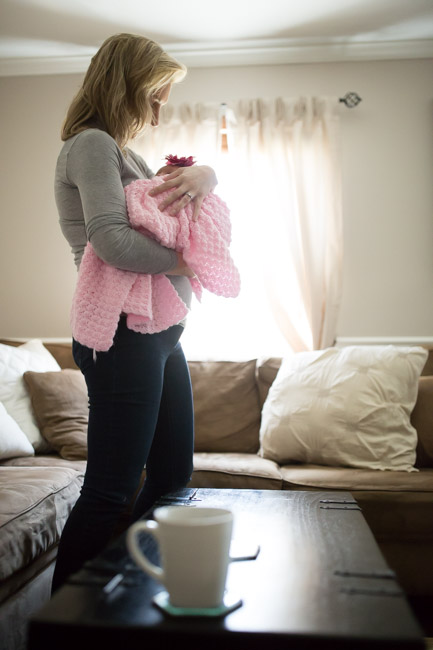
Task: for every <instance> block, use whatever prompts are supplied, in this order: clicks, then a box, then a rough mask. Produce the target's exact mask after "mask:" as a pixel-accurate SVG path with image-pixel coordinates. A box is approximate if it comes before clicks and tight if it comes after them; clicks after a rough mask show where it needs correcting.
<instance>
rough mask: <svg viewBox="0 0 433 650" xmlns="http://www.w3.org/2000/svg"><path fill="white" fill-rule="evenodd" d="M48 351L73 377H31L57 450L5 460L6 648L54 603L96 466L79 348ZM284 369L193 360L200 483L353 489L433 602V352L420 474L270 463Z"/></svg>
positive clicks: (409, 578)
mask: <svg viewBox="0 0 433 650" xmlns="http://www.w3.org/2000/svg"><path fill="white" fill-rule="evenodd" d="M0 343H2V344H10V345H18V344H17V343H13V342H11V341H5V340H3V341H0ZM46 348H47V349H48V350H49V351H50V352H51V354H52V355H53V356H54V357H55V359H56V360H57V361H58V363H59V365H60V367H61V368H62V369H63V370H62V371H60V373H56V372H48V373H39V374H36V373H32V372H30V373H26V376H24V380H25V382H26V386H27V389H28V391H29V394H30V396H31V399H32V405H33V408H34V412H35V416H36V420H37V423H38V426H39V428H40V431H41V432H42V433H43V434H44V436H46V437H47V439H48V440H49V441H50V445H51V448H48V449H47V450H46V451H45V452H44V453H38V454H36V455H34V456H25V457H19V456H18V457H13V458H8V459H5V460H2V461H0V495H1V501H0V503H1V507H0V556H1V566H0V577H1V586H0V648H1V649H2V650H3V649H4V650H6V649H7V650H16V649H18V648H24V647H25V620H26V618H27V617H28V616H29V615H30V614H31V613H32V612H33V611H35V609H37V608H39V607H40V605H41V604H42V603H43V602H44V601H45V600H47V599H48V598H49V594H50V583H51V575H52V571H53V567H54V562H55V557H56V550H57V544H58V541H59V537H60V534H61V531H62V528H63V525H64V523H65V520H66V518H67V516H68V514H69V512H70V510H71V508H72V506H73V504H74V502H75V500H76V499H77V497H78V494H79V490H80V486H81V483H82V480H83V475H84V470H85V463H86V461H85V453H86V450H85V428H86V417H85V413H86V408H87V400H86V393H85V385H84V381H83V380H82V377H81V374H80V373H79V371H78V370H76V366H75V364H74V361H73V359H72V354H71V346H70V345H67V344H46ZM280 363H281V360H280V359H276V358H271V359H262V360H257V359H255V360H250V361H245V362H244V361H242V362H241V361H233V362H228V361H227V362H225V361H206V362H198V361H192V362H190V364H189V365H190V371H191V377H192V382H193V391H194V401H195V422H196V441H195V457H194V474H193V477H192V480H191V483H190V485H191V487H218V488H247V489H275V490H337V491H338V490H341V491H350V492H351V493H352V494H353V496H354V497H355V498H356V500H357V501H358V504H359V505H360V507H361V508H362V511H363V514H364V516H365V518H366V520H367V522H368V523H369V525H370V527H371V529H372V531H373V533H374V535H375V537H376V539H377V541H378V543H379V545H380V547H381V549H382V551H383V553H384V555H385V557H386V559H387V561H388V563H389V565H390V566H391V567H392V568H393V569H394V570H395V571H396V573H397V577H398V579H399V581H400V583H401V584H402V586H403V587H404V588H405V589H406V591H407V592H408V593H409V594H410V595H412V596H418V597H421V596H422V597H432V598H433V350H432V351H430V354H429V357H428V360H427V363H426V364H425V367H424V369H423V372H422V376H421V377H420V379H419V386H418V397H417V401H416V405H415V408H414V409H413V412H412V414H411V421H412V424H413V426H414V427H415V429H416V430H417V433H418V443H417V461H416V466H417V468H418V469H419V471H417V472H405V471H377V470H370V469H359V468H351V467H331V466H325V465H311V464H302V463H299V462H298V463H290V464H283V465H280V464H279V463H277V462H276V461H275V460H270V459H269V458H263V457H262V456H260V455H259V454H258V451H259V447H260V440H259V431H260V423H261V414H262V407H263V404H264V402H265V399H266V396H267V394H268V391H269V388H270V386H271V385H272V383H273V382H274V380H275V377H276V375H277V372H278V369H279V366H280ZM65 369H68V370H66V371H65ZM71 371H72V372H71Z"/></svg>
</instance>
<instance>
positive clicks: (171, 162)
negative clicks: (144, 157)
mask: <svg viewBox="0 0 433 650" xmlns="http://www.w3.org/2000/svg"><path fill="white" fill-rule="evenodd" d="M165 159H166V161H167V164H166V165H164V167H161V169H158V171H157V172H156V174H155V176H164V174H171V172H173V171H174V170H175V169H176V168H177V167H191V165H194V164H195V160H194V158H193V156H188V158H185V157H183V158H178V157H177V156H172V155H168V156H166V157H165Z"/></svg>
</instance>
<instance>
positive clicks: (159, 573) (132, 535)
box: [126, 520, 165, 583]
mask: <svg viewBox="0 0 433 650" xmlns="http://www.w3.org/2000/svg"><path fill="white" fill-rule="evenodd" d="M158 528H159V526H158V523H157V522H156V521H152V520H151V521H137V522H136V523H135V524H132V526H131V527H130V528H129V529H128V532H127V534H126V545H127V547H128V550H129V552H130V554H131V555H132V557H133V559H134V560H135V562H136V563H137V564H138V566H139V567H140V568H141V569H143V571H145V572H146V573H148V574H149V575H150V576H151V577H152V578H154V579H155V580H157V581H158V582H162V583H164V579H165V575H164V571H163V570H162V569H161V567H159V566H156V564H152V562H150V561H149V560H148V559H147V557H145V555H143V553H142V552H141V550H140V546H139V544H138V540H137V537H138V533H140V532H142V531H143V532H146V533H149V534H150V535H153V537H155V538H156V539H158Z"/></svg>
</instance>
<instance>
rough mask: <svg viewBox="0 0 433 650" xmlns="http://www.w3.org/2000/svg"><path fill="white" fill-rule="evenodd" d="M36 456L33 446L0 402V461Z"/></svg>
mask: <svg viewBox="0 0 433 650" xmlns="http://www.w3.org/2000/svg"><path fill="white" fill-rule="evenodd" d="M34 454H35V450H34V449H33V445H31V444H30V441H29V439H28V438H27V436H26V435H25V434H24V433H23V432H22V431H21V429H20V427H19V426H18V424H17V423H16V422H15V420H14V419H13V418H12V417H11V416H10V415H9V413H8V412H7V411H6V409H5V407H4V406H3V403H2V402H0V459H1V460H3V459H5V458H14V457H15V456H34Z"/></svg>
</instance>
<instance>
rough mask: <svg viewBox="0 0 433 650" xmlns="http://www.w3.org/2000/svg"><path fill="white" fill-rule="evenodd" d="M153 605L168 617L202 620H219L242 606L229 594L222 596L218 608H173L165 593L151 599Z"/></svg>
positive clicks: (240, 602) (167, 594) (237, 599)
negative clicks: (202, 618)
mask: <svg viewBox="0 0 433 650" xmlns="http://www.w3.org/2000/svg"><path fill="white" fill-rule="evenodd" d="M152 600H153V603H154V604H155V605H156V606H157V607H158V608H159V609H161V610H162V611H163V612H165V613H166V614H169V615H170V616H181V617H182V616H183V617H188V616H194V617H197V616H198V617H204V618H219V617H221V616H226V614H229V613H230V612H233V611H234V610H235V609H238V607H241V605H242V599H241V598H239V597H238V596H236V595H234V594H231V593H229V592H227V593H225V594H224V599H223V602H222V604H221V605H220V606H219V607H200V608H199V607H175V606H174V605H171V603H170V595H169V593H168V592H167V591H160V592H159V593H158V594H156V596H154V597H153V599H152Z"/></svg>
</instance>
